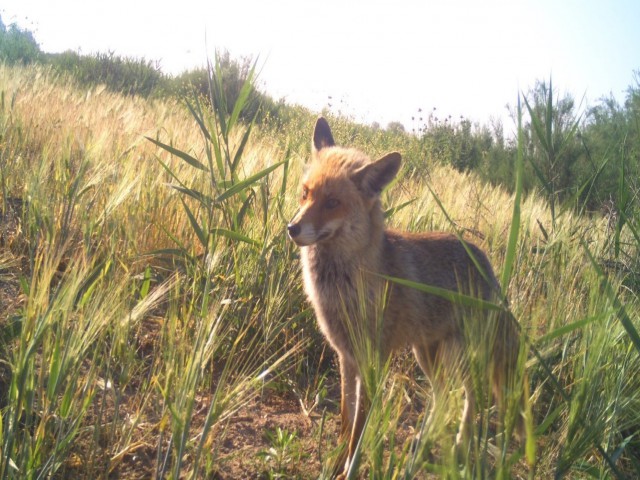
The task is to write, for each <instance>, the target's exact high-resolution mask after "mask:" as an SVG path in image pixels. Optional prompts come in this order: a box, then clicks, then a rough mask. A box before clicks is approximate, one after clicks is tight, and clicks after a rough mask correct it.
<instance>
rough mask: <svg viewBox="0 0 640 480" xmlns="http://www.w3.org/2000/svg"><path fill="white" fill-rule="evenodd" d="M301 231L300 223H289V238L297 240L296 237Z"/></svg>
mask: <svg viewBox="0 0 640 480" xmlns="http://www.w3.org/2000/svg"><path fill="white" fill-rule="evenodd" d="M301 231H302V227H301V226H300V224H299V223H290V224H289V225H287V232H289V238H290V239H291V240H295V238H296V237H297V236H298V235H300V232H301Z"/></svg>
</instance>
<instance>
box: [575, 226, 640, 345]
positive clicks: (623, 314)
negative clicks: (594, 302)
mask: <svg viewBox="0 0 640 480" xmlns="http://www.w3.org/2000/svg"><path fill="white" fill-rule="evenodd" d="M580 243H581V244H582V248H583V249H584V251H585V253H586V254H587V257H588V258H589V261H590V262H591V265H592V266H593V268H594V270H595V271H596V272H597V274H598V276H599V277H600V285H601V286H602V290H603V292H604V293H605V295H606V296H607V297H608V298H609V301H610V302H611V303H612V304H613V306H614V309H615V313H616V316H617V317H618V320H620V323H621V324H622V326H623V327H624V329H625V330H626V332H627V335H628V336H629V339H630V340H631V342H632V343H633V346H634V347H635V349H636V350H637V351H638V354H639V355H640V335H639V334H638V330H636V327H635V326H634V325H633V321H632V320H631V317H629V314H628V313H627V309H626V308H625V307H624V305H623V304H622V302H621V301H620V298H619V297H618V295H617V294H616V292H615V291H614V289H613V286H612V285H611V282H609V279H608V278H607V276H606V275H605V273H604V272H603V271H602V268H601V267H600V265H598V262H597V261H596V259H595V257H594V256H593V254H592V253H591V251H590V250H589V247H588V246H587V243H586V242H585V240H584V239H583V238H581V239H580Z"/></svg>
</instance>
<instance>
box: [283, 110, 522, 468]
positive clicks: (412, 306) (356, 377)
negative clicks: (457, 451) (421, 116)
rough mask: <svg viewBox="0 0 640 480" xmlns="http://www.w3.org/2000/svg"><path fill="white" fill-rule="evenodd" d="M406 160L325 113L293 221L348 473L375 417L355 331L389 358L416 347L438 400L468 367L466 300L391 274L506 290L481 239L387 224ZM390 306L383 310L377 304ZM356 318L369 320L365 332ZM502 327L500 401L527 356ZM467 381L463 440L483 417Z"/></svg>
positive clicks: (490, 291) (497, 376) (490, 293)
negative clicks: (334, 374)
mask: <svg viewBox="0 0 640 480" xmlns="http://www.w3.org/2000/svg"><path fill="white" fill-rule="evenodd" d="M400 163H401V156H400V154H399V153H397V152H393V153H389V154H387V155H385V156H383V157H382V158H380V159H379V160H377V161H374V162H372V161H371V160H370V159H369V158H368V157H367V156H366V155H365V154H364V153H362V152H360V151H359V150H356V149H352V148H342V147H338V146H336V144H335V142H334V139H333V135H332V133H331V129H330V127H329V124H328V123H327V121H326V120H325V119H324V118H322V117H321V118H319V119H318V121H317V123H316V126H315V130H314V134H313V141H312V158H311V162H310V163H309V165H308V170H307V171H306V173H305V175H304V177H303V182H302V196H301V198H300V209H299V211H298V213H297V214H296V215H295V217H294V218H293V220H291V223H289V225H288V227H287V229H288V233H289V236H290V237H291V239H292V240H293V241H294V242H295V243H296V244H297V245H299V246H300V255H301V261H302V272H303V276H304V286H305V291H306V293H307V295H308V297H309V300H310V301H311V304H312V305H313V308H314V310H315V313H316V316H317V319H318V323H319V326H320V329H321V330H322V332H323V334H324V335H325V336H326V338H327V340H328V341H329V343H330V344H331V346H332V347H333V348H334V349H335V351H336V352H337V355H338V358H339V362H340V374H341V387H342V395H341V397H342V398H341V418H342V435H343V437H345V438H344V439H346V440H347V441H348V444H347V449H346V452H345V454H344V456H343V459H344V460H345V463H344V468H345V472H344V473H345V474H346V471H347V470H348V468H349V466H350V462H351V461H352V458H353V453H354V451H355V448H356V446H357V444H358V440H359V438H360V435H361V433H362V429H363V426H364V421H365V418H366V415H367V411H366V408H367V398H366V392H365V391H364V387H363V384H362V372H361V369H360V368H359V367H358V365H361V364H362V363H359V359H358V352H357V351H356V350H357V347H356V343H357V338H354V335H355V336H357V335H359V334H360V335H361V334H362V333H363V332H364V334H365V335H371V336H374V335H375V337H376V338H372V339H371V340H373V341H374V343H373V344H374V345H376V346H377V347H376V348H378V349H379V352H378V353H379V355H380V357H381V358H382V359H383V361H384V359H386V358H388V356H389V355H390V354H391V352H392V351H393V350H395V349H398V348H402V347H405V346H411V348H412V349H413V353H414V354H415V357H416V359H417V361H418V364H419V365H420V367H421V369H422V370H423V371H424V373H425V375H426V376H427V377H428V378H429V379H430V381H431V383H432V385H433V387H434V388H433V390H434V398H436V397H437V395H438V388H437V387H438V385H439V383H441V382H439V380H438V378H439V375H447V374H448V373H453V372H459V371H461V370H462V371H464V364H465V361H464V351H465V335H464V332H463V327H462V324H461V321H460V318H459V317H460V312H459V308H458V306H456V305H454V304H453V303H452V302H451V301H449V300H446V299H445V298H443V297H442V296H436V295H431V294H427V293H423V292H421V291H418V290H416V289H413V288H409V287H406V286H403V285H400V284H398V283H389V282H387V281H386V280H385V279H384V278H382V277H381V275H386V276H388V277H396V278H403V279H407V280H411V281H413V282H419V283H422V284H426V285H431V286H435V287H438V288H440V289H446V290H449V291H453V292H461V293H466V294H469V295H475V296H476V297H478V298H480V299H484V300H491V299H494V298H496V297H495V292H496V291H499V288H500V287H499V284H498V281H497V280H496V277H495V274H494V272H493V269H492V268H491V264H490V263H489V260H488V259H487V257H486V255H485V254H484V253H483V252H482V250H480V249H479V248H478V247H477V246H475V245H473V244H472V243H467V242H465V243H464V244H463V243H462V241H461V240H459V239H458V238H457V237H456V236H454V235H451V234H446V233H433V232H432V233H405V232H398V231H393V230H386V229H385V226H384V213H383V210H382V207H381V203H380V194H381V192H382V190H383V189H384V187H385V186H387V185H388V184H389V182H391V180H393V178H394V177H395V176H396V174H397V173H398V171H399V169H400ZM363 292H364V293H363ZM380 297H384V298H383V301H382V302H381V301H380ZM381 303H383V304H384V308H383V310H382V315H379V314H377V310H376V308H377V307H376V305H380V304H381ZM363 305H364V306H363ZM363 312H364V314H363ZM487 316H488V315H487ZM376 317H377V318H376ZM380 317H381V321H379V319H380ZM354 321H355V322H360V323H361V324H360V325H358V326H357V327H359V328H354ZM362 323H364V325H362ZM497 324H498V325H497V328H496V330H497V333H496V336H495V338H496V341H495V345H493V346H492V347H491V348H492V356H493V361H492V364H493V366H494V372H493V374H492V375H491V378H492V379H493V383H494V385H493V390H494V395H495V396H496V402H499V401H500V396H501V393H502V391H503V388H504V383H505V379H506V376H507V375H509V374H510V371H509V370H510V367H512V366H513V365H515V363H516V360H517V352H518V348H519V337H518V335H517V333H516V331H515V329H514V328H512V327H511V326H510V324H509V322H508V321H507V319H500V318H499V319H498V321H497ZM461 365H462V368H461ZM440 370H442V372H440ZM461 378H462V380H461V381H462V384H463V387H464V390H465V404H464V410H463V413H462V422H461V426H460V429H459V432H458V437H457V440H458V442H461V441H463V439H465V438H467V436H468V435H469V433H470V426H471V422H472V421H473V419H474V417H475V414H474V406H475V405H474V404H475V399H474V393H473V388H472V385H471V382H470V380H469V379H468V376H465V375H461ZM439 393H440V394H443V393H444V392H442V391H441V392H439ZM432 411H433V410H432ZM340 463H342V462H340ZM338 468H341V466H339V467H338Z"/></svg>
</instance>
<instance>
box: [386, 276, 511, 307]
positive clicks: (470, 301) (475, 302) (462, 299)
mask: <svg viewBox="0 0 640 480" xmlns="http://www.w3.org/2000/svg"><path fill="white" fill-rule="evenodd" d="M378 276H379V277H381V278H384V279H385V280H388V281H390V282H393V283H397V284H400V285H404V286H405V287H411V288H414V289H416V290H419V291H421V292H424V293H429V294H431V295H435V296H437V297H441V298H444V299H446V300H449V301H450V302H452V303H454V304H456V305H462V306H465V307H472V308H480V309H483V310H495V311H502V310H503V307H502V306H501V305H498V304H497V303H493V302H489V301H487V300H483V299H481V298H477V297H473V296H471V295H465V294H463V293H460V292H457V291H454V290H447V289H445V288H441V287H435V286H433V285H425V284H423V283H418V282H413V281H411V280H406V279H404V278H397V277H390V276H387V275H378Z"/></svg>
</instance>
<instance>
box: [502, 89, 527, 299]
mask: <svg viewBox="0 0 640 480" xmlns="http://www.w3.org/2000/svg"><path fill="white" fill-rule="evenodd" d="M517 114H518V153H517V155H516V185H515V195H514V199H513V215H512V216H511V228H510V230H509V241H508V243H507V251H506V253H505V258H504V268H503V270H502V279H501V280H502V288H503V290H504V291H506V290H507V288H508V287H509V282H510V281H511V275H512V273H513V266H514V263H515V259H516V251H517V246H518V235H519V233H520V203H521V198H522V172H523V169H524V134H523V130H522V106H521V104H520V95H518V112H517Z"/></svg>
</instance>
